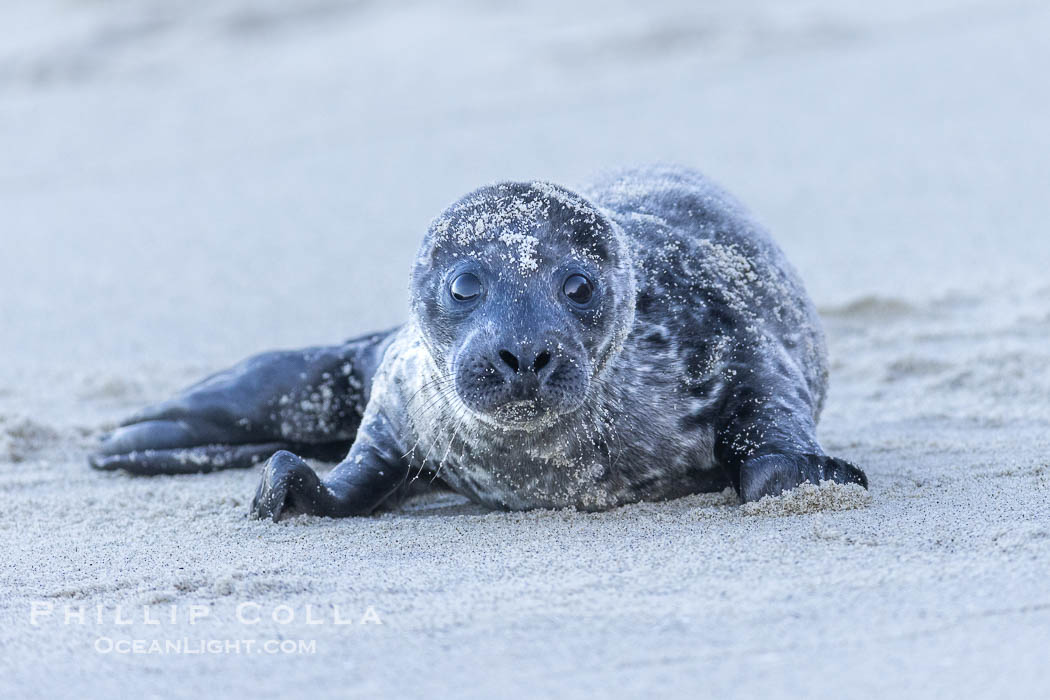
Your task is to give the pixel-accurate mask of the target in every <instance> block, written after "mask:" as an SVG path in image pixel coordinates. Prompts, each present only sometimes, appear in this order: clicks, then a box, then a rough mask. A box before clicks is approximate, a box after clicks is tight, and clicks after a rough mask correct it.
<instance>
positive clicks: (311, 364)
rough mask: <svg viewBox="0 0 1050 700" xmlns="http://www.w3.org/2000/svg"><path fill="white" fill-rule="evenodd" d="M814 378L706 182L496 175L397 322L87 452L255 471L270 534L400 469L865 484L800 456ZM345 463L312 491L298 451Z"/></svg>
mask: <svg viewBox="0 0 1050 700" xmlns="http://www.w3.org/2000/svg"><path fill="white" fill-rule="evenodd" d="M826 383H827V361H826V352H825V345H824V337H823V333H822V330H821V327H820V322H819V320H818V318H817V314H816V312H815V310H814V307H813V304H812V303H811V302H810V300H809V298H808V297H807V296H806V293H805V290H804V289H803V286H802V283H801V281H800V280H799V278H798V276H797V274H796V273H795V271H794V270H793V269H792V267H791V266H790V265H789V263H788V262H787V260H786V259H785V257H784V255H783V253H782V252H781V251H780V249H779V248H778V247H777V246H776V244H775V243H774V242H773V240H772V239H771V238H770V237H769V235H768V234H767V233H766V232H765V231H764V230H763V229H762V228H761V227H760V226H759V225H758V224H757V223H755V221H754V220H753V219H752V218H751V217H750V216H749V215H748V214H747V213H746V212H745V211H744V209H743V208H742V207H741V206H740V205H739V204H738V203H737V202H736V201H735V200H733V199H732V198H731V197H730V196H729V195H728V194H726V193H725V192H723V191H722V190H720V189H719V188H717V187H716V186H714V185H713V184H712V183H711V182H709V181H708V180H707V179H705V178H704V177H703V176H701V175H700V174H698V173H696V172H694V171H691V170H686V169H681V168H672V167H651V168H644V169H635V170H625V171H622V172H618V173H613V174H610V175H608V176H606V177H604V178H602V179H600V180H598V181H596V182H594V183H592V184H591V185H590V186H589V187H587V188H585V189H583V190H581V192H580V193H576V192H573V191H571V190H568V189H566V188H563V187H560V186H558V185H554V184H551V183H548V182H505V183H500V184H495V185H491V186H487V187H482V188H481V189H478V190H476V191H474V192H471V193H470V194H468V195H466V196H464V197H463V198H462V199H460V200H458V201H457V202H455V203H454V204H452V205H451V206H450V207H449V208H448V209H447V210H446V211H445V212H444V213H442V214H441V215H440V216H439V217H438V218H437V219H435V220H434V221H433V222H432V223H431V225H430V227H429V229H428V230H427V232H426V235H425V237H424V239H423V242H422V245H421V246H420V248H419V253H418V254H417V256H416V259H415V263H414V265H413V268H412V273H411V311H410V316H409V320H408V322H407V323H405V324H404V325H403V326H400V327H398V328H395V329H393V330H390V331H387V332H384V333H378V334H374V335H369V336H365V337H363V338H358V339H355V340H352V341H349V342H347V343H345V344H343V345H341V346H336V347H322V348H310V349H306V350H299V351H292V352H275V353H267V354H264V355H260V356H257V357H254V358H250V359H248V360H246V361H245V362H243V363H241V364H240V365H237V366H235V367H233V368H232V369H229V370H227V371H225V372H221V373H219V374H217V375H214V376H212V377H210V378H208V379H206V380H204V381H203V382H201V383H200V384H197V385H195V386H193V387H190V388H189V389H187V390H186V391H185V392H183V393H182V394H181V395H179V396H176V397H175V398H174V399H171V400H169V401H166V402H164V403H161V404H159V405H157V406H154V407H152V408H150V409H147V410H146V411H144V412H143V413H141V414H139V415H137V416H135V417H133V418H132V419H131V420H129V421H127V422H125V424H124V425H123V426H122V427H120V428H119V429H117V430H116V431H115V432H114V433H112V434H111V435H109V436H108V437H106V438H105V439H104V440H103V443H102V446H101V448H100V449H99V451H98V452H97V453H96V454H95V455H93V456H92V457H91V458H90V461H91V464H92V465H93V466H95V467H96V468H99V469H118V468H121V469H125V470H127V471H130V472H134V473H140V474H156V473H180V472H192V471H209V470H212V469H220V468H229V467H243V466H250V465H252V464H255V463H257V462H260V461H263V460H266V465H265V467H264V468H263V471H262V477H261V481H260V484H259V488H258V490H257V492H256V494H255V498H254V500H253V503H252V506H251V513H252V514H253V515H255V516H257V517H269V518H273V519H274V520H277V519H278V518H279V517H280V516H281V514H282V513H285V512H290V511H297V512H306V513H313V514H318V515H327V516H333V517H342V516H350V515H363V514H367V513H370V512H372V511H373V510H375V509H376V508H377V507H378V506H380V505H381V504H383V503H384V502H387V501H389V500H390V499H391V497H392V496H394V495H395V494H396V493H398V492H403V490H404V489H405V488H406V487H407V485H409V484H411V483H413V482H415V481H417V479H416V477H424V480H423V482H424V483H430V482H435V481H440V482H441V483H443V484H444V485H447V486H448V487H450V488H452V489H453V490H455V491H457V492H459V493H461V494H463V495H465V496H467V497H468V498H470V499H471V500H473V501H476V502H478V503H481V504H484V505H485V506H488V507H491V508H503V509H529V508H562V507H575V508H579V509H584V510H602V509H607V508H611V507H614V506H618V505H621V504H625V503H632V502H636V501H643V500H664V499H670V498H676V497H679V496H684V495H687V494H692V493H698V492H703V491H712V490H720V489H723V488H725V487H726V486H729V485H731V486H733V487H734V488H735V489H736V490H737V492H738V493H739V494H740V497H741V498H742V499H743V500H744V501H754V500H757V499H759V498H761V497H763V496H766V495H775V494H779V493H781V492H782V491H784V490H786V489H791V488H794V487H795V486H798V485H799V484H802V483H804V482H807V481H809V482H813V483H817V482H819V481H821V480H832V481H837V482H843V483H857V484H861V485H863V486H867V479H866V477H865V476H864V474H863V472H861V471H860V470H859V469H858V468H857V467H855V466H853V465H852V464H849V463H848V462H846V461H843V460H841V459H836V458H834V457H829V456H828V455H826V454H825V453H824V451H823V450H822V449H821V447H820V444H819V443H818V442H817V438H816V424H817V420H818V417H819V415H820V411H821V407H822V404H823V402H824V395H825V388H826ZM346 450H349V452H348V453H347V454H346V456H345V459H343V461H342V462H341V463H340V464H339V465H338V466H336V467H335V468H334V469H333V470H332V471H331V472H330V473H329V474H328V475H327V476H326V477H325V478H323V479H322V478H320V477H318V475H317V474H316V473H315V472H314V470H313V469H312V468H311V467H310V466H309V465H308V464H307V462H306V461H304V460H303V457H304V456H317V457H322V458H325V457H327V458H332V457H334V456H336V455H341V454H342V453H344V452H345V451H346Z"/></svg>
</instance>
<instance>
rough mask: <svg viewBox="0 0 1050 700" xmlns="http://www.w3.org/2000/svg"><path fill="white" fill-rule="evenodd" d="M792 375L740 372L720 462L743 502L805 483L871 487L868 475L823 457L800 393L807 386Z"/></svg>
mask: <svg viewBox="0 0 1050 700" xmlns="http://www.w3.org/2000/svg"><path fill="white" fill-rule="evenodd" d="M750 362H751V364H752V365H754V364H756V363H755V362H754V360H751V361H750ZM790 372H791V367H790V366H787V365H780V366H775V367H768V366H767V367H762V366H761V365H759V366H758V368H756V369H754V370H753V371H750V372H747V373H745V372H743V371H740V372H739V374H738V376H741V377H744V380H743V381H741V382H740V383H739V384H738V385H737V386H735V387H733V388H732V389H731V390H729V391H728V392H727V394H726V401H725V404H724V405H723V406H722V416H723V421H724V422H723V424H722V425H720V426H719V427H718V429H717V432H716V436H715V458H716V459H717V460H718V462H719V463H720V464H721V465H722V466H723V467H724V468H725V469H726V472H727V475H728V476H729V479H730V481H732V483H733V485H734V486H735V487H736V489H737V493H739V494H740V498H741V499H742V500H743V501H745V502H750V501H757V500H759V499H760V498H762V497H763V496H776V495H778V494H781V493H783V492H784V491H789V490H791V489H793V488H795V487H797V486H800V485H802V484H804V483H806V482H810V483H812V484H819V483H820V482H821V481H836V482H838V483H841V484H860V485H861V486H863V487H864V488H867V487H868V479H867V477H866V476H865V475H864V472H862V471H861V470H860V469H858V468H857V467H855V466H853V465H852V464H850V463H849V462H847V461H845V460H842V459H836V458H835V457H829V456H827V455H826V454H824V450H823V449H822V448H821V447H820V443H818V442H817V437H816V420H815V417H814V411H813V408H812V406H813V403H814V401H812V399H811V397H809V396H808V395H807V393H806V392H805V391H800V390H799V389H798V387H799V386H800V385H801V386H804V383H803V382H802V381H801V379H800V378H798V377H795V376H792V375H791V374H790Z"/></svg>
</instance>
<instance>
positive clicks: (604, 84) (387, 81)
mask: <svg viewBox="0 0 1050 700" xmlns="http://www.w3.org/2000/svg"><path fill="white" fill-rule="evenodd" d="M22 5H23V7H17V6H15V5H14V4H7V5H5V6H4V8H3V9H0V27H3V29H2V32H3V34H4V39H5V41H4V42H3V44H2V46H0V153H2V154H3V155H2V157H0V236H2V243H3V253H4V254H3V256H2V258H0V269H2V274H0V352H2V355H0V358H2V360H3V362H2V363H0V494H2V495H3V511H4V517H3V518H2V519H0V555H2V557H3V562H4V566H3V569H2V571H0V649H2V653H0V695H3V696H4V697H23V696H46V697H55V696H74V695H75V696H78V697H96V696H98V697H101V696H115V695H121V696H123V695H135V696H147V697H148V696H156V697H161V696H186V697H189V696H195V697H201V696H224V695H229V696H238V697H240V696H244V695H247V694H251V695H253V696H255V697H270V696H277V695H283V696H291V697H295V696H298V695H306V694H310V695H311V696H315V697H329V696H350V697H365V696H367V697H376V696H402V697H403V696H428V697H441V696H444V695H451V694H455V695H458V696H466V697H493V696H504V695H509V696H516V695H523V696H558V697H575V696H591V695H595V694H596V695H599V696H601V695H605V696H608V695H619V696H625V697H632V696H633V697H643V696H649V697H652V696H659V697H665V696H682V697H704V696H739V697H755V696H760V697H793V696H800V695H803V694H804V695H806V696H810V697H871V696H887V695H888V696H890V697H896V696H931V695H937V696H965V697H995V698H1001V697H1041V696H1044V695H1045V693H1046V692H1047V688H1048V687H1050V665H1048V664H1047V662H1046V658H1047V653H1048V649H1050V272H1048V270H1050V242H1048V241H1050V238H1048V236H1047V223H1046V222H1047V221H1048V220H1050V204H1048V202H1050V198H1048V197H1047V187H1048V185H1050V171H1048V166H1047V163H1048V162H1050V130H1047V128H1046V125H1047V124H1048V123H1050V82H1048V81H1046V80H1045V75H1044V73H1045V67H1046V66H1048V65H1050V42H1047V41H1046V37H1047V36H1048V35H1050V8H1047V6H1046V4H1045V3H1041V2H1030V3H1025V2H1017V3H1000V2H993V1H991V0H986V1H984V2H972V3H967V4H966V5H965V6H959V4H958V3H950V2H941V3H924V4H922V5H921V6H916V5H915V4H914V3H905V2H892V3H881V4H878V6H877V7H876V6H872V4H871V3H859V2H858V3H840V2H830V1H825V2H821V1H816V0H814V1H812V2H806V3H802V4H797V5H795V6H794V8H793V9H791V10H790V11H789V10H787V9H785V8H783V7H781V6H780V4H779V3H773V2H758V1H751V2H745V3H734V4H733V6H732V8H723V9H718V8H703V7H699V8H697V7H694V4H693V3H688V2H682V3H680V4H674V3H671V4H653V3H646V4H645V9H644V14H642V13H643V10H641V9H637V8H632V7H631V6H629V5H626V4H624V5H623V6H621V5H620V4H618V3H611V4H610V3H600V4H599V3H593V4H588V5H589V6H581V7H580V8H579V9H573V10H572V11H562V13H561V14H559V13H558V12H557V11H556V10H555V9H554V8H552V7H543V6H541V5H539V4H537V3H525V4H522V5H518V6H517V9H504V10H496V9H492V8H488V7H486V6H482V5H479V4H476V3H462V4H455V5H449V6H444V7H440V8H438V7H434V6H430V5H422V4H420V5H415V4H409V3H404V4H401V3H398V4H384V5H378V4H377V5H375V6H373V5H368V4H363V3H338V2H334V3H307V2H302V3H296V4H294V5H289V4H287V3H278V2H248V1H247V0H244V1H243V2H238V1H234V0H224V1H223V2H213V3H172V2H145V3H143V2H135V3H132V2H124V1H115V2H109V3H68V2H40V3H22ZM653 160H673V161H678V162H683V163H686V164H689V165H693V166H697V167H700V168H702V169H704V170H706V171H707V172H708V173H709V174H711V175H712V176H713V177H714V178H715V179H717V180H719V181H721V182H722V183H723V184H725V185H726V186H727V187H728V188H729V189H730V190H731V191H733V192H735V193H736V194H737V195H739V196H740V198H741V199H743V200H744V201H745V202H747V203H749V204H750V205H751V206H752V208H753V209H754V210H755V212H756V213H757V214H758V216H759V217H760V218H761V219H763V220H764V221H765V222H766V223H767V224H768V225H769V227H770V228H771V229H772V230H773V232H774V233H775V235H776V236H777V238H778V239H779V240H780V241H781V242H782V243H783V245H784V247H785V248H786V249H787V251H788V253H789V256H790V257H791V258H792V259H793V260H794V262H795V263H796V265H797V266H798V267H799V269H800V271H801V273H802V275H803V277H804V279H805V280H806V281H807V283H808V285H809V288H810V290H811V291H812V293H813V296H814V297H815V299H816V300H817V303H818V305H819V306H820V308H821V311H822V314H823V316H824V319H825V323H826V326H827V331H828V337H829V345H830V351H831V356H832V363H833V364H832V390H831V394H830V398H829V401H828V405H827V407H826V410H825V417H824V420H823V423H822V425H821V438H822V440H823V442H824V444H825V447H826V448H827V449H828V450H829V451H830V452H832V453H834V454H837V455H840V456H843V457H846V458H848V459H850V460H852V461H855V462H856V463H857V464H859V465H862V466H863V468H864V469H865V470H866V472H867V474H868V476H869V478H870V480H871V490H870V492H869V493H863V492H858V491H856V490H852V489H846V488H840V487H830V488H829V487H826V486H825V487H823V488H819V489H818V488H817V487H811V488H807V489H804V490H802V491H799V492H797V493H795V494H792V495H790V496H787V497H784V498H781V499H772V500H770V501H763V502H760V503H758V504H754V505H750V506H747V507H741V506H739V505H738V504H737V502H736V499H735V497H734V496H733V495H732V494H712V495H705V496H696V497H692V498H686V499H682V500H678V501H674V502H668V503H659V504H642V505H636V506H630V507H625V508H621V509H618V510H615V511H612V512H608V513H601V514H579V513H575V512H531V513H489V512H485V511H483V510H481V509H479V508H477V507H475V506H472V505H469V504H466V503H465V502H463V501H462V500H461V499H459V498H457V497H455V496H453V495H437V496H431V497H428V498H426V499H420V500H417V501H414V502H410V503H408V504H406V506H405V508H404V509H403V510H402V511H399V512H393V513H385V514H382V515H379V516H376V517H372V518H363V519H353V520H341V521H338V520H325V519H317V518H312V517H305V516H303V517H296V518H293V519H290V520H287V521H284V522H282V523H280V524H279V525H274V524H272V523H268V522H256V521H252V520H248V519H246V518H245V512H246V509H247V503H248V500H249V499H250V495H251V493H252V492H253V490H254V487H255V484H256V481H257V474H256V473H255V472H254V471H235V472H227V473H219V474H212V475H205V476H189V477H177V478H153V479H148V478H131V477H127V476H124V475H120V474H101V473H95V472H92V471H90V470H89V469H88V468H87V466H86V464H85V461H84V452H85V450H86V449H87V447H88V446H89V445H90V444H91V441H92V440H93V439H94V436H95V435H96V434H97V433H98V431H100V430H102V429H104V428H106V427H107V426H111V425H112V424H113V423H114V422H115V421H116V420H118V419H119V418H120V417H121V416H123V415H125V414H127V413H128V412H130V411H131V410H134V409H135V408H136V407H138V406H140V405H142V404H143V403H144V402H148V401H152V400H156V399H160V398H162V397H164V396H166V395H168V394H169V393H170V392H171V391H173V390H175V389H177V388H178V387H180V386H181V385H184V384H186V383H187V382H189V381H191V380H193V379H195V378H197V377H198V376H200V375H201V374H202V373H204V372H206V371H210V370H213V369H217V368H220V367H222V366H225V365H227V364H229V363H231V362H233V361H235V360H237V359H239V358H240V357H242V356H244V355H247V354H249V353H252V352H256V351H259V350H262V349H267V348H270V347H289V346H293V347H294V346H298V345H306V344H310V343H317V342H335V341H338V340H340V339H341V338H344V337H349V336H351V335H354V334H357V333H361V332H365V331H367V330H370V329H373V328H378V327H383V326H389V325H393V324H395V323H397V322H399V321H400V320H401V319H402V318H403V317H404V309H405V297H406V293H405V288H406V282H407V271H408V264H409V261H410V259H411V255H412V252H413V250H414V247H415V245H416V244H417V242H418V240H419V237H420V235H421V232H422V230H423V229H424V227H425V225H426V223H427V221H428V220H429V218H430V217H431V216H433V215H435V214H436V213H438V212H439V211H440V210H441V208H442V207H443V206H444V205H445V204H446V203H447V202H448V201H450V200H452V199H453V198H455V197H456V196H458V195H459V194H461V193H462V192H464V191H466V190H468V189H470V188H472V187H474V186H476V185H478V184H480V183H484V182H487V181H491V180H494V179H499V178H508V177H511V178H516V177H547V178H551V179H556V180H559V181H563V182H566V183H567V184H572V183H573V182H576V181H579V180H581V179H582V178H583V177H585V176H586V175H587V174H588V173H590V172H593V171H595V170H598V169H600V168H602V167H605V166H614V165H620V164H626V163H641V162H650V161H653ZM246 602H255V603H258V605H259V607H253V606H249V607H247V608H243V607H242V608H241V612H242V614H243V615H245V616H246V617H248V618H249V619H254V616H255V614H258V615H259V616H260V617H261V618H262V620H261V621H260V622H259V623H257V624H254V625H249V624H242V623H241V622H239V621H238V620H237V609H238V606H239V605H241V604H243V603H246ZM34 605H36V606H37V609H45V608H47V607H48V606H51V608H50V609H51V610H52V613H51V614H50V615H49V616H42V615H41V616H38V619H37V620H36V621H37V622H38V623H39V624H37V625H33V624H32V618H31V611H32V610H33V609H34ZM195 605H196V606H203V607H200V608H193V607H191V606H195ZM282 605H286V606H289V607H290V608H291V612H292V613H293V614H294V615H295V620H294V621H293V622H292V623H290V624H287V625H282V624H279V623H277V622H275V621H273V620H272V619H271V616H272V614H273V613H274V612H277V614H278V617H280V616H281V615H284V614H286V611H284V609H279V606H282ZM67 606H69V607H70V609H71V610H72V611H74V612H75V611H76V610H77V609H78V608H80V607H83V608H84V610H85V622H84V624H79V623H78V622H77V621H76V620H75V619H73V620H71V621H70V624H65V620H64V610H65V608H66V607H67ZM96 606H101V607H102V617H103V621H102V623H98V622H96V621H95V616H96V614H97V612H96ZM118 606H119V608H120V611H119V614H120V616H121V619H123V618H128V619H131V620H132V622H131V624H128V625H123V624H117V621H116V619H115V616H116V615H117V614H118V611H117V608H118ZM143 606H149V610H150V611H151V612H150V615H151V617H152V618H153V619H156V620H158V622H159V624H155V625H153V624H147V623H146V622H145V621H144V619H143ZM172 606H174V610H175V613H176V618H177V619H176V622H175V623H171V622H170V621H169V618H168V617H167V616H168V615H169V614H170V611H171V610H172ZM307 606H310V611H309V614H310V615H311V617H312V618H315V619H321V620H323V624H316V625H314V624H308V621H307V618H306V616H307V614H308V611H307ZM336 608H338V611H339V616H340V617H341V618H345V619H349V620H350V621H351V622H352V624H348V625H343V624H335V622H336V620H335V615H336ZM202 610H206V611H207V615H206V616H205V617H203V618H201V619H199V620H197V621H196V623H195V624H190V621H189V619H188V616H189V615H190V614H191V613H192V612H193V611H202ZM362 618H365V623H366V624H360V623H361V621H362ZM376 618H378V619H379V621H380V622H381V624H372V623H374V622H375V620H376ZM132 639H140V640H145V643H148V642H149V641H151V640H161V641H162V642H164V641H172V642H174V641H176V640H183V639H186V640H187V642H185V643H186V644H187V645H188V646H189V647H190V648H194V645H195V644H199V640H202V639H216V640H238V639H250V640H256V641H257V642H259V643H261V642H262V641H264V640H270V639H284V640H292V641H293V643H295V640H306V641H307V642H313V644H314V651H313V653H303V654H290V655H282V654H275V655H274V654H264V653H246V652H244V648H243V647H242V652H244V653H240V654H236V653H221V654H209V653H205V654H174V653H169V654H123V653H117V652H116V651H114V652H111V653H100V652H99V651H97V648H98V647H99V645H101V647H102V648H105V647H106V645H107V642H106V640H111V641H113V642H116V641H119V640H132Z"/></svg>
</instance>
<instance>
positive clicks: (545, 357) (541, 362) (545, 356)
mask: <svg viewBox="0 0 1050 700" xmlns="http://www.w3.org/2000/svg"><path fill="white" fill-rule="evenodd" d="M550 361H551V354H550V353H549V352H547V351H546V350H544V351H543V352H541V353H540V354H539V355H537V356H536V361H535V362H533V363H532V371H533V372H539V371H540V370H541V369H543V368H544V367H546V366H547V363H548V362H550Z"/></svg>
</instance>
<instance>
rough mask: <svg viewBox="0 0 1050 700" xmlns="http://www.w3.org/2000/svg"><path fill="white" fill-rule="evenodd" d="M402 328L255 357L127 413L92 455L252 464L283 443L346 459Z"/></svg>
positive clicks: (193, 466)
mask: <svg viewBox="0 0 1050 700" xmlns="http://www.w3.org/2000/svg"><path fill="white" fill-rule="evenodd" d="M393 333H394V331H386V332H383V333H376V334H372V335H369V336H364V337H362V338H357V339H354V340H351V341H348V342H347V343H345V344H343V345H339V346H334V347H315V348H307V349H305V350H293V351H281V352H268V353H263V354H261V355H256V356H254V357H251V358H249V359H247V360H244V361H243V362H241V363H239V364H237V365H235V366H234V367H231V368H230V369H228V370H225V371H222V372H219V373H217V374H214V375H212V376H210V377H208V378H207V379H205V380H204V381H201V382H199V383H197V384H195V385H193V386H191V387H189V388H188V389H186V390H185V391H183V392H182V393H180V394H179V395H177V396H175V397H174V398H172V399H169V400H167V401H164V402H162V403H159V404H156V405H154V406H151V407H149V408H147V409H146V410H144V411H142V412H140V413H139V414H137V415H135V416H133V417H131V418H130V419H128V420H126V421H124V423H123V424H122V425H121V427H119V428H117V429H116V430H115V431H113V432H112V433H110V434H109V435H107V436H104V437H103V439H102V441H101V444H100V445H99V448H98V450H97V452H96V453H95V454H93V455H91V456H90V457H89V459H88V461H89V463H90V464H91V466H93V467H95V468H96V469H107V470H112V469H124V470H126V471H128V472H132V473H136V474H183V473H190V472H207V471H213V470H216V469H231V468H239V467H250V466H252V465H254V464H257V463H259V462H261V461H264V460H266V459H268V458H269V457H270V456H271V455H272V454H273V453H274V452H276V451H278V450H281V449H288V450H294V451H295V452H296V453H298V454H302V455H306V456H310V457H317V458H319V459H329V460H337V459H339V458H340V457H342V456H343V455H345V454H346V451H347V450H348V449H349V447H350V444H351V443H352V442H353V439H354V436H355V434H356V432H357V426H358V425H359V424H360V421H361V416H362V414H363V412H364V407H365V405H366V403H367V401H368V398H369V394H370V393H371V387H372V378H373V377H374V375H375V371H376V368H377V367H378V365H379V361H380V359H381V358H382V354H383V352H385V350H386V347H387V345H388V343H389V339H390V338H392V337H393Z"/></svg>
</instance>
